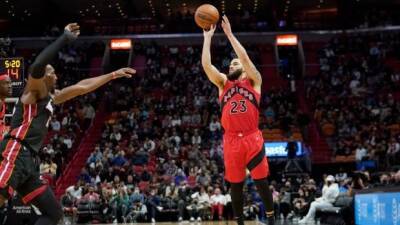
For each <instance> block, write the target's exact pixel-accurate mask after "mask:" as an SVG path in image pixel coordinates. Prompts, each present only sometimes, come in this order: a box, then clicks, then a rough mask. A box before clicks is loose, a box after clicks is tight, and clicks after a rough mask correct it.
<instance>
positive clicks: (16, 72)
mask: <svg viewBox="0 0 400 225" xmlns="http://www.w3.org/2000/svg"><path fill="white" fill-rule="evenodd" d="M24 69H25V68H24V58H21V57H14V58H0V73H1V74H3V73H6V74H8V76H10V78H11V82H12V88H13V96H19V95H20V93H21V91H22V88H23V87H24V85H25V74H24Z"/></svg>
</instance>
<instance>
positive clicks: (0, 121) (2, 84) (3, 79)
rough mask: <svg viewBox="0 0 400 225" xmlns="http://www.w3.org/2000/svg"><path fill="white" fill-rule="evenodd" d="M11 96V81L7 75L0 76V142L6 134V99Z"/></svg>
mask: <svg viewBox="0 0 400 225" xmlns="http://www.w3.org/2000/svg"><path fill="white" fill-rule="evenodd" d="M11 95H12V87H11V79H10V77H9V76H8V75H7V74H1V75H0V107H1V108H0V141H1V140H3V136H4V135H5V132H6V124H5V115H6V98H8V97H10V96H11Z"/></svg>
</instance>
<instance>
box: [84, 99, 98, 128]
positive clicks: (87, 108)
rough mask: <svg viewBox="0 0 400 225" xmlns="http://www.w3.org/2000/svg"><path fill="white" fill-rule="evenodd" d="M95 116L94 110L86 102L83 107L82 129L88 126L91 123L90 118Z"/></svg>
mask: <svg viewBox="0 0 400 225" xmlns="http://www.w3.org/2000/svg"><path fill="white" fill-rule="evenodd" d="M95 116H96V111H95V109H94V107H93V106H92V105H91V104H89V103H86V104H85V105H84V107H83V118H84V122H83V129H84V130H86V129H87V128H89V126H90V125H91V124H92V120H93V119H94V117H95Z"/></svg>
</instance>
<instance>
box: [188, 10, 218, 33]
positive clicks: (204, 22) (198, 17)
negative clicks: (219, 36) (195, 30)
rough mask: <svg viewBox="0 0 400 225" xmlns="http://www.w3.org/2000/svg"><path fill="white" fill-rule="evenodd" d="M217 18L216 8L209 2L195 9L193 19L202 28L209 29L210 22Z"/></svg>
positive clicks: (213, 22) (216, 20) (214, 22)
mask: <svg viewBox="0 0 400 225" xmlns="http://www.w3.org/2000/svg"><path fill="white" fill-rule="evenodd" d="M218 20H219V12H218V9H217V8H215V7H214V6H213V5H210V4H203V5H201V6H199V7H198V8H197V9H196V13H195V14H194V21H195V22H196V24H197V26H199V27H201V28H202V29H209V28H210V26H211V24H216V23H217V22H218Z"/></svg>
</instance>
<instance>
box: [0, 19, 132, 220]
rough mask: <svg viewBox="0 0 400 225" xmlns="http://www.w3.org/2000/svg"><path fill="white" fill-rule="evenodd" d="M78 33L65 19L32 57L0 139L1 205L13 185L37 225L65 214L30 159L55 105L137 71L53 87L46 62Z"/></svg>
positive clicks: (51, 72) (45, 129)
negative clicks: (57, 34) (36, 211)
mask: <svg viewBox="0 0 400 225" xmlns="http://www.w3.org/2000/svg"><path fill="white" fill-rule="evenodd" d="M79 33H80V30H79V25H78V24H76V23H72V24H68V25H67V26H66V27H65V31H64V34H63V35H61V36H60V37H59V38H58V39H57V40H56V41H54V42H53V43H52V44H50V45H49V46H48V47H46V48H45V49H44V50H43V51H42V52H41V53H40V54H39V55H38V57H37V58H36V59H35V62H34V63H33V64H32V65H31V66H30V68H29V77H28V81H27V84H26V86H25V89H24V92H23V94H22V96H21V97H20V99H19V101H18V103H17V104H16V106H15V111H14V114H13V118H12V121H11V129H10V132H9V133H8V134H7V135H6V136H5V137H4V140H3V141H2V142H1V143H0V153H1V156H0V160H1V163H0V196H1V197H0V204H1V205H2V204H4V202H5V201H6V200H7V199H8V198H9V197H10V195H11V193H12V191H13V190H16V191H17V192H18V193H19V194H20V195H21V196H22V197H23V198H22V201H23V202H24V203H25V204H28V203H31V204H32V205H34V206H36V207H37V208H38V209H39V210H40V212H41V216H40V217H39V219H38V220H37V221H36V223H35V224H36V225H56V224H57V223H58V222H59V221H60V220H61V218H62V215H63V211H62V208H61V206H60V204H59V203H58V201H57V200H56V198H55V196H54V194H53V191H52V190H51V189H50V188H49V187H48V186H47V185H44V184H43V183H42V182H41V180H40V179H39V172H38V170H37V165H36V163H35V160H34V158H35V157H36V156H37V154H38V152H39V150H40V148H41V146H42V143H43V140H44V138H45V137H46V134H47V130H48V125H49V121H50V119H51V116H52V113H53V104H61V103H63V102H65V101H67V100H69V99H72V98H74V97H77V96H79V95H84V94H86V93H89V92H91V91H94V90H95V89H97V88H99V87H100V86H102V85H104V84H106V83H107V82H109V81H111V80H113V79H117V78H121V77H128V78H129V77H131V76H132V75H133V74H135V72H136V71H135V70H134V69H131V68H123V69H119V70H117V71H115V72H112V73H110V74H105V75H101V76H98V77H94V78H90V79H85V80H82V81H80V82H78V83H77V84H75V85H72V86H69V87H66V88H64V89H62V90H55V84H56V81H57V76H56V74H55V71H54V68H53V67H52V66H51V65H50V64H49V63H50V62H51V60H52V59H53V58H54V57H55V56H56V55H57V53H58V51H59V50H60V49H61V48H63V47H64V46H65V45H66V44H68V43H69V42H71V41H73V40H75V39H76V38H77V37H78V35H79Z"/></svg>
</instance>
